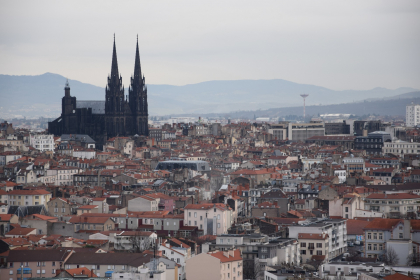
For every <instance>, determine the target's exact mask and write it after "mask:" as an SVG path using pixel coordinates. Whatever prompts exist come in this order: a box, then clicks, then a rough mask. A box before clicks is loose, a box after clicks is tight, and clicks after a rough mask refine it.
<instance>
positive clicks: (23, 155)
mask: <svg viewBox="0 0 420 280" xmlns="http://www.w3.org/2000/svg"><path fill="white" fill-rule="evenodd" d="M375 124H376V123H375ZM357 125H358V126H357V127H356V125H355V128H354V135H349V134H344V135H343V134H334V135H326V130H328V125H327V124H325V123H323V122H319V121H314V122H311V123H308V124H305V123H302V124H293V125H292V124H287V123H280V124H270V123H247V122H238V123H228V124H221V123H218V122H213V123H205V122H201V121H200V122H197V123H188V124H186V123H178V124H164V125H161V126H156V127H153V126H151V127H150V128H149V131H150V136H149V137H146V136H138V135H135V136H132V137H113V138H110V139H107V140H106V141H105V144H103V145H101V146H99V145H98V144H97V143H96V142H95V141H94V140H93V139H92V138H91V137H90V136H89V135H71V134H69V135H60V136H54V135H50V134H48V133H47V132H43V133H34V132H31V131H30V130H27V129H14V128H13V126H12V125H11V124H8V123H2V124H1V125H0V265H1V267H0V279H13V280H17V279H21V278H22V277H23V278H27V279H29V278H35V279H37V278H46V279H64V278H66V279H70V278H75V277H86V278H104V279H151V278H150V277H151V275H153V279H156V278H157V279H188V280H190V279H207V278H205V277H204V276H203V275H206V276H208V277H209V278H208V279H234V280H240V279H292V278H290V277H295V276H296V275H299V276H300V277H301V279H302V278H304V279H325V277H327V278H329V279H333V278H334V277H340V276H342V277H345V279H387V280H388V279H405V278H398V277H408V278H407V279H412V278H411V277H413V275H418V274H420V270H416V268H415V266H416V265H418V264H419V263H420V262H419V260H420V246H419V244H420V223H418V222H419V217H420V214H419V211H420V193H419V192H420V143H418V139H417V137H418V133H416V132H418V130H417V129H416V128H405V130H404V133H403V132H402V130H398V131H399V134H398V135H399V136H401V137H400V138H401V139H396V138H395V135H396V133H395V131H396V130H395V129H394V131H393V132H390V129H391V128H392V126H387V125H377V126H374V127H375V128H379V129H381V130H380V131H379V132H378V131H369V130H368V129H367V128H368V127H370V126H368V125H366V124H365V128H366V129H363V128H362V129H361V130H360V123H357ZM330 129H331V128H330ZM334 129H336V127H334ZM346 129H347V128H346ZM358 129H359V130H360V131H359V130H358ZM302 131H305V133H306V134H305V133H303V132H302ZM358 131H359V132H360V135H358V134H357V133H358ZM292 135H294V136H293V137H295V139H290V137H289V136H292ZM403 140H404V141H403ZM407 266H412V267H410V269H407ZM362 276H363V277H365V278H360V277H362ZM203 277H204V278H203ZM282 277H283V278H282ZM285 277H286V278H285ZM287 277H289V278H287ZM369 277H371V278H369ZM372 277H373V278H372Z"/></svg>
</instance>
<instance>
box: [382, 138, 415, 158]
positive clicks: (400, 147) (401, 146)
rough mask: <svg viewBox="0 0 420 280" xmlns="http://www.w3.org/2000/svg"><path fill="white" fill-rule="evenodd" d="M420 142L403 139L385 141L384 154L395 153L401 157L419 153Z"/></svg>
mask: <svg viewBox="0 0 420 280" xmlns="http://www.w3.org/2000/svg"><path fill="white" fill-rule="evenodd" d="M419 153H420V143H417V142H406V141H402V140H393V141H391V142H385V143H384V146H383V147H382V154H394V155H398V156H399V157H404V155H405V154H419Z"/></svg>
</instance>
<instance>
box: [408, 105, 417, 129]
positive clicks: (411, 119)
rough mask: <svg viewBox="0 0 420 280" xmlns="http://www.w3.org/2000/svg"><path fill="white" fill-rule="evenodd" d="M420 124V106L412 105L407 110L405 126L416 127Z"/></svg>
mask: <svg viewBox="0 0 420 280" xmlns="http://www.w3.org/2000/svg"><path fill="white" fill-rule="evenodd" d="M418 124H420V105H417V104H414V103H411V104H410V105H407V107H406V110H405V125H406V126H408V127H414V126H417V125H418Z"/></svg>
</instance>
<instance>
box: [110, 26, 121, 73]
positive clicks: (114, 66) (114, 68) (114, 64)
mask: <svg viewBox="0 0 420 280" xmlns="http://www.w3.org/2000/svg"><path fill="white" fill-rule="evenodd" d="M118 76H119V75H118V61H117V48H116V47H115V33H114V49H113V51H112V66H111V79H112V80H114V79H115V80H118V79H119V77H118Z"/></svg>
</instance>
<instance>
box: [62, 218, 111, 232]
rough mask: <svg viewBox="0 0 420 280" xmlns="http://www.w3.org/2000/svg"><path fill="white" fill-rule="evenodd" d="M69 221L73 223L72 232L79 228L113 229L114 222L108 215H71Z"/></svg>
mask: <svg viewBox="0 0 420 280" xmlns="http://www.w3.org/2000/svg"><path fill="white" fill-rule="evenodd" d="M69 222H70V223H72V224H74V232H78V231H79V230H99V231H106V230H114V228H115V222H114V221H113V220H111V219H110V218H109V217H91V216H84V215H81V216H73V217H72V218H71V219H70V220H69Z"/></svg>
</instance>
